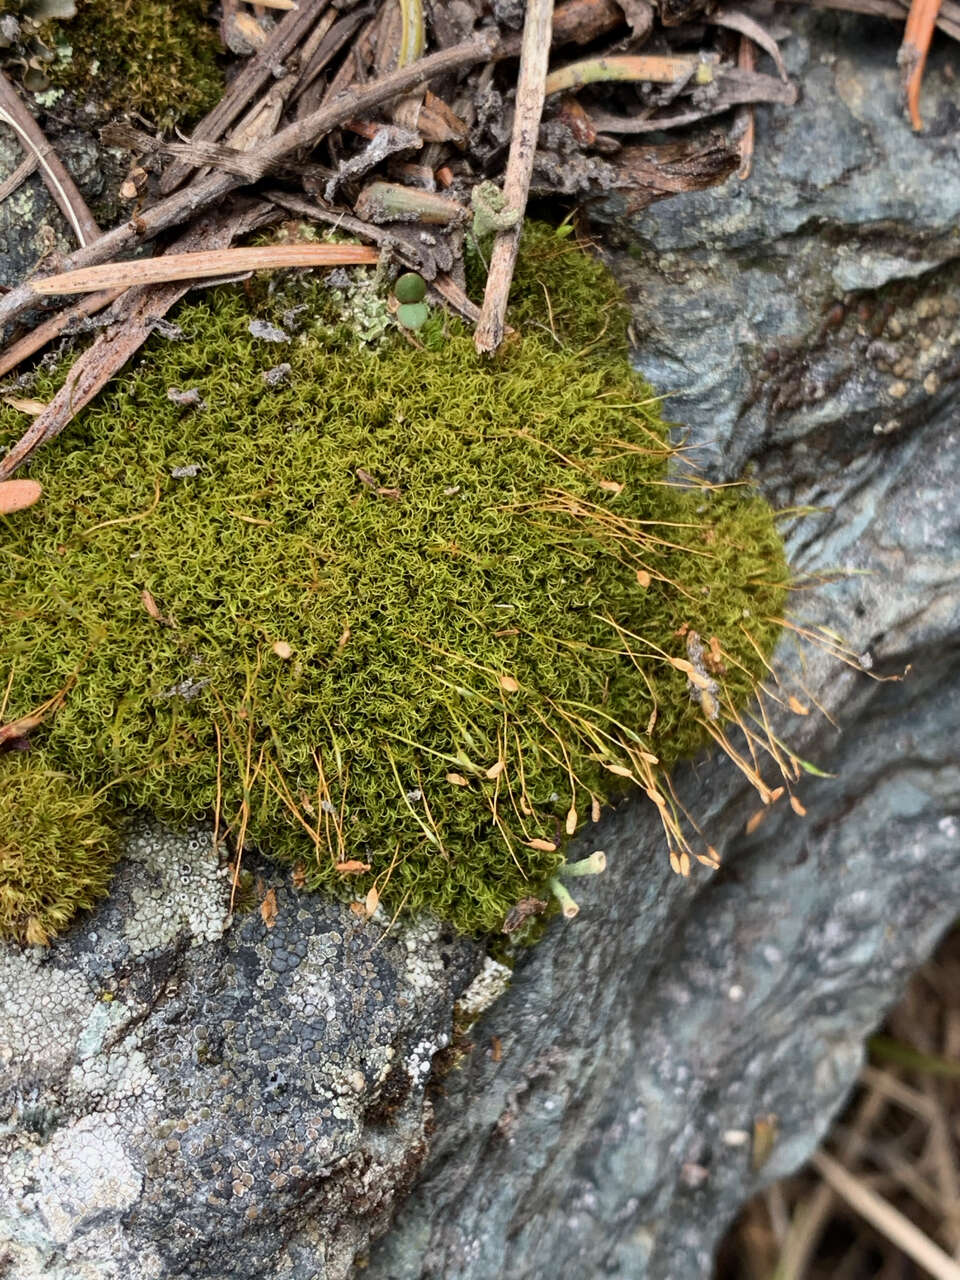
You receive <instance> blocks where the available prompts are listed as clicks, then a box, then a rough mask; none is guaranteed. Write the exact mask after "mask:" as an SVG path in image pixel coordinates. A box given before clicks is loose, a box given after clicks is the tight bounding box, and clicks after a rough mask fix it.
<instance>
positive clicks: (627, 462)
mask: <svg viewBox="0 0 960 1280" xmlns="http://www.w3.org/2000/svg"><path fill="white" fill-rule="evenodd" d="M385 288H386V287H385ZM252 293H253V295H254V296H253V297H252V298H251V297H250V296H248V295H247V293H245V292H242V291H233V292H230V291H227V290H219V291H217V292H214V293H210V294H208V295H206V296H205V297H204V298H203V300H202V301H200V302H195V303H192V304H191V305H189V306H185V307H183V308H182V309H181V311H180V312H179V314H178V315H177V324H178V326H179V328H180V330H181V331H182V338H181V339H180V340H178V341H172V342H171V341H166V340H163V339H159V338H158V339H156V340H153V341H152V343H151V344H150V345H149V346H148V348H147V349H146V351H145V353H144V355H143V357H142V359H141V360H140V362H139V364H138V366H137V367H136V368H135V369H133V370H132V371H130V372H129V373H128V374H127V375H126V376H125V377H123V378H122V379H121V380H120V381H118V382H117V383H115V384H114V385H113V386H112V388H111V389H109V390H108V391H107V392H106V393H105V394H103V395H102V396H101V397H100V399H99V400H98V401H97V402H96V403H95V404H94V405H92V406H91V407H90V408H89V409H88V410H86V411H85V412H84V413H83V414H81V415H80V416H79V418H78V419H77V421H76V422H75V423H74V425H73V426H72V427H71V428H70V430H69V431H68V432H67V433H65V434H64V435H63V436H62V437H61V438H60V439H59V440H58V441H57V442H56V443H55V444H53V445H51V446H49V447H47V448H46V449H45V450H43V451H41V452H40V453H39V454H37V456H36V458H35V460H34V462H33V463H32V464H31V467H30V476H31V478H33V479H35V480H38V481H40V482H41V484H42V485H43V489H44V496H43V499H42V501H41V502H40V503H38V504H37V505H35V506H34V507H31V508H30V509H29V510H25V511H21V512H18V513H17V514H16V515H15V516H10V517H6V518H2V519H0V528H2V530H3V540H2V559H3V572H2V573H0V615H2V617H3V627H2V630H0V671H2V673H4V674H3V686H4V687H5V688H7V686H9V687H8V688H7V694H6V708H5V712H4V716H3V718H4V719H6V720H7V721H10V720H11V719H16V718H17V717H21V716H24V715H27V714H28V713H30V712H31V711H33V710H35V709H36V708H37V707H38V706H42V705H44V704H47V703H49V700H50V699H51V698H52V697H53V696H54V695H57V694H58V693H59V692H60V691H65V692H63V695H62V697H61V698H60V705H59V707H58V709H57V710H56V713H55V714H54V715H52V716H51V717H49V718H48V720H47V721H46V722H45V724H44V725H43V727H42V729H41V730H40V731H38V733H36V734H35V735H34V739H35V740H36V743H37V744H38V748H39V750H40V751H42V758H43V762H44V765H45V766H46V767H47V768H50V769H56V770H58V771H60V772H61V773H63V774H64V775H69V777H70V778H72V779H73V782H74V784H75V785H76V787H78V788H79V789H80V791H81V792H83V793H85V794H89V793H91V792H93V791H97V790H98V789H101V788H104V787H106V786H107V784H109V792H108V794H109V797H110V800H111V802H112V803H114V804H118V805H120V806H122V808H123V810H125V811H132V810H136V809H141V808H142V809H147V810H149V811H151V812H152V813H153V814H154V815H156V816H157V817H159V818H161V819H163V820H165V821H168V822H171V823H174V824H187V823H192V822H195V821H197V820H201V819H206V820H210V819H211V818H212V817H213V816H214V815H215V814H216V815H217V821H218V823H219V829H220V831H221V832H222V833H229V835H230V838H231V840H232V841H233V842H235V844H236V843H242V842H244V841H246V842H247V843H249V842H256V843H257V844H258V845H261V846H262V847H263V848H264V849H265V850H266V851H268V852H269V853H270V854H272V855H273V856H274V857H276V858H279V859H282V860H286V861H287V862H289V863H291V864H293V865H294V866H295V868H296V875H295V880H296V882H297V883H298V884H305V885H306V886H307V887H308V888H313V889H323V890H328V891H333V892H336V893H340V894H347V895H349V896H351V897H354V896H359V897H360V898H363V897H364V895H368V901H369V900H371V899H370V896H369V895H371V894H372V895H373V897H372V900H373V901H374V902H375V901H377V900H379V901H381V902H382V903H383V904H384V907H385V908H386V909H387V910H388V911H389V912H390V913H391V914H392V913H393V912H394V911H398V910H400V909H404V910H407V911H420V910H426V911H429V912H432V913H433V914H434V915H436V916H438V917H440V918H443V919H446V920H449V921H451V922H452V923H453V924H454V925H455V926H456V927H457V928H459V929H461V930H465V931H477V930H498V929H500V928H501V926H502V924H503V922H504V917H505V916H506V914H507V913H508V912H509V911H510V909H511V908H512V907H514V906H515V905H516V904H518V903H520V902H521V901H523V900H530V899H531V898H533V897H534V896H535V895H537V894H541V895H543V896H545V897H548V898H549V896H550V895H549V889H548V885H549V884H550V882H551V881H553V882H554V887H556V886H557V885H560V884H561V882H560V881H559V880H557V879H556V877H557V876H558V874H559V873H562V868H563V866H564V844H565V842H566V840H567V838H568V837H569V836H570V835H572V834H574V833H575V832H577V831H578V830H579V829H580V828H581V827H582V826H583V825H584V823H585V822H589V821H590V820H591V818H595V817H596V816H597V814H598V813H599V811H600V808H601V806H602V804H603V803H604V802H605V801H607V800H610V799H612V798H614V797H618V796H620V795H622V794H623V793H624V792H625V791H627V790H629V789H630V788H631V787H632V788H638V789H639V790H640V791H642V792H645V793H646V795H647V796H648V797H649V799H650V800H651V801H652V803H653V804H654V805H655V806H656V809H657V811H658V812H659V815H660V818H661V820H662V822H663V827H664V831H665V838H666V845H667V848H668V849H669V850H670V853H671V857H672V859H673V860H674V865H675V866H676V867H677V869H679V870H681V871H685V870H686V869H688V867H689V859H690V855H691V854H692V853H693V852H694V851H693V850H692V849H691V848H690V846H689V845H688V844H687V839H686V836H685V835H684V830H683V820H682V816H681V811H680V809H679V807H678V805H677V804H676V802H675V800H674V798H673V794H672V789H671V786H670V781H669V770H670V767H671V766H672V765H673V764H674V763H675V762H676V761H677V760H678V759H679V758H680V757H683V756H687V755H689V754H691V753H692V752H694V751H695V750H696V749H698V748H699V747H700V746H701V745H703V744H704V743H706V742H709V741H710V739H711V738H713V739H715V740H718V741H721V742H725V741H728V740H727V739H726V735H725V733H724V729H723V725H724V723H725V722H730V721H739V722H740V723H743V719H742V717H741V715H740V711H739V710H738V709H739V708H741V707H743V706H744V705H745V703H746V702H747V701H748V699H749V698H750V696H751V694H752V693H753V692H754V690H755V687H756V683H757V681H758V680H759V678H760V677H761V675H762V672H763V667H764V662H765V657H766V655H767V654H768V653H769V651H770V650H771V648H772V646H773V642H774V640H775V637H776V633H777V625H776V623H775V622H773V621H772V619H775V618H776V617H777V616H778V615H779V614H780V612H781V609H782V605H783V602H784V596H785V591H786V585H787V570H786V566H785V563H784V556H783V548H782V544H781V541H780V538H779V536H778V534H777V531H776V528H775V523H774V514H773V512H772V511H771V510H770V508H769V507H768V506H767V505H766V504H765V503H764V502H763V501H761V499H760V498H759V497H757V496H755V495H752V494H751V493H750V492H749V491H748V490H746V489H743V488H740V489H738V488H726V489H723V490H717V491H712V490H710V489H709V488H708V487H705V486H702V485H697V484H695V483H694V482H692V481H687V482H685V483H684V484H682V485H675V484H671V483H667V465H668V462H669V460H670V457H671V447H670V444H669V442H668V429H667V427H666V426H665V424H664V423H663V421H662V418H661V416H660V413H659V409H658V404H657V400H656V398H655V396H654V395H653V393H652V392H651V390H650V388H649V387H648V386H647V385H646V384H645V383H644V382H643V381H642V380H641V379H640V378H639V377H638V376H637V375H636V374H634V373H633V372H632V371H631V369H630V368H629V366H628V363H627V360H626V323H627V312H626V309H625V307H624V305H623V303H622V300H621V298H620V295H619V293H618V290H617V288H616V285H615V284H614V282H613V280H612V278H611V277H610V276H609V274H608V273H607V272H606V270H605V269H604V268H603V267H602V266H601V265H600V264H599V263H598V262H597V261H596V260H595V259H593V258H592V257H590V256H588V255H587V254H586V253H584V252H583V251H581V250H580V249H579V248H578V247H577V246H576V245H575V244H573V243H572V242H571V241H570V240H568V239H563V238H561V237H558V236H557V235H556V234H555V233H554V232H553V231H552V230H551V229H549V228H535V227H534V228H530V229H528V230H527V231H526V232H525V238H524V252H523V255H522V257H521V261H520V264H519V267H518V272H517V277H516V282H515V289H514V301H513V307H512V312H511V317H510V318H511V323H512V324H513V325H514V327H515V328H516V330H517V332H518V334H519V335H520V336H518V337H517V338H515V339H514V340H513V341H511V342H510V343H509V344H508V345H507V347H506V349H505V350H504V351H503V353H502V354H501V356H500V357H499V358H498V359H497V360H496V361H494V362H490V361H488V360H484V359H481V358H479V357H477V356H476V355H475V354H474V348H473V342H472V336H471V334H470V333H469V332H467V331H466V329H465V328H464V327H463V326H461V325H460V324H459V322H457V321H456V320H454V319H452V318H451V317H450V316H449V315H446V314H444V313H443V311H442V310H441V309H440V308H438V307H432V308H431V309H430V314H429V318H428V320H427V321H426V323H425V324H424V325H423V326H422V327H421V328H420V329H419V330H418V332H417V336H416V338H415V339H414V338H411V337H410V336H408V335H407V334H405V333H404V332H403V331H402V330H401V329H400V328H399V327H398V326H397V325H396V324H395V323H394V324H393V326H392V327H391V329H390V330H389V332H388V333H387V336H386V337H385V338H383V339H382V340H381V341H380V342H379V343H378V344H376V345H370V344H362V343H359V342H358V341H357V338H356V335H355V333H354V332H353V331H351V329H350V328H349V327H348V325H346V324H345V323H344V322H343V320H342V319H341V318H340V317H341V315H342V310H341V307H340V305H339V304H338V303H337V301H336V298H337V290H336V289H333V288H331V287H329V285H327V284H326V283H325V282H324V280H323V278H322V277H320V276H311V277H309V278H307V277H300V278H298V279H297V280H296V281H294V282H292V283H290V284H289V285H285V286H284V288H283V289H282V290H281V291H279V292H278V293H276V294H274V293H271V291H270V287H269V285H268V282H267V281H261V282H259V283H258V284H257V285H256V287H255V288H254V289H253V290H252ZM251 306H252V307H253V308H254V313H253V314H254V315H255V316H256V318H257V319H259V320H260V321H262V322H264V323H266V324H268V325H272V326H274V328H275V330H276V329H281V330H284V332H285V333H286V336H287V337H288V338H289V341H287V342H285V343H284V344H283V346H282V353H283V359H284V361H285V362H286V364H285V367H287V366H288V367H289V372H288V373H286V375H285V377H284V378H283V379H278V378H273V377H271V376H270V373H271V369H272V366H274V365H275V364H276V359H277V350H278V348H277V346H276V345H275V343H270V342H266V341H264V340H263V339H262V338H258V337H256V336H254V334H255V333H258V332H264V329H263V327H262V325H261V326H257V325H251ZM285 315H286V316H287V317H288V319H286V320H285V319H284V316H285ZM284 326H286V329H284ZM295 326H299V327H298V328H296V331H295ZM265 375H267V376H265ZM58 376H60V377H62V376H63V371H62V370H61V372H60V374H59V375H58ZM45 379H46V381H45ZM53 382H54V379H52V378H50V377H49V375H46V374H41V375H39V377H38V382H37V385H36V387H35V388H34V392H33V394H35V395H37V396H39V397H40V398H45V397H46V395H48V394H50V393H51V391H52V388H53ZM171 388H173V389H175V390H177V391H178V393H182V392H185V391H188V392H190V393H191V394H190V395H186V396H185V395H183V394H176V395H173V396H171V395H170V394H168V392H169V391H170V389H171ZM194 391H196V393H197V394H196V395H195V396H194V395H193V394H192V393H193V392H194ZM4 412H5V416H4V417H3V418H0V424H2V428H3V431H4V433H5V439H6V440H10V439H12V438H13V436H14V435H15V434H17V433H19V430H20V426H21V424H20V421H19V415H17V414H16V413H15V412H14V411H13V410H6V411H4ZM9 768H10V766H9V765H8V763H7V758H0V772H3V778H2V781H3V785H4V787H8V785H9V784H8V776H7V774H6V770H8V769H9ZM761 785H762V784H761ZM49 856H50V857H51V858H53V857H55V856H56V855H55V853H54V852H52V851H51V853H50V855H49ZM702 856H703V857H704V858H705V860H708V861H709V860H710V859H711V857H712V854H710V853H709V852H708V853H705V854H703V855H702ZM594 861H596V858H595V859H594ZM588 869H590V868H588V867H586V866H584V867H583V868H581V870H583V871H586V870H588ZM592 869H594V870H595V869H596V867H593V868H592ZM570 870H574V868H570V867H568V868H567V871H568V872H569V871H570ZM0 874H6V873H5V872H3V873H0ZM561 889H562V886H561ZM564 893H565V894H566V897H567V898H568V897H569V890H562V891H561V895H560V896H561V898H563V895H564ZM564 904H565V906H566V905H567V903H566V899H564ZM568 911H569V907H568Z"/></svg>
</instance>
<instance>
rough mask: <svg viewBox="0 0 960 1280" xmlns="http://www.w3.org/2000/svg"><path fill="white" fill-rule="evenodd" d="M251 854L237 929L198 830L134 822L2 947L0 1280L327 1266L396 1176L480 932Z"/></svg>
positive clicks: (370, 1217)
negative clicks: (373, 903)
mask: <svg viewBox="0 0 960 1280" xmlns="http://www.w3.org/2000/svg"><path fill="white" fill-rule="evenodd" d="M256 871H257V880H256V888H255V890H254V891H253V896H254V898H255V899H256V900H255V901H254V902H252V903H250V904H249V906H250V908H251V909H250V910H249V911H248V912H247V913H246V914H243V915H240V916H238V917H236V918H235V919H234V920H233V923H232V924H230V916H229V910H228V908H229V902H230V882H229V879H228V878H226V872H225V870H223V869H222V868H220V867H219V865H218V860H217V858H216V857H215V856H214V855H213V853H212V842H211V840H210V835H209V833H200V832H193V833H190V834H189V835H188V836H174V835H171V834H170V833H169V832H164V831H163V830H161V829H158V828H146V829H143V830H141V832H140V833H139V834H138V835H137V836H136V837H134V838H133V839H132V840H131V842H130V846H129V849H128V856H127V860H126V862H125V864H124V867H123V869H122V871H121V873H120V875H119V876H118V880H117V883H116V885H115V887H114V889H113V891H112V893H111V896H110V898H109V899H108V900H107V902H106V903H105V904H104V906H103V907H102V908H101V909H100V910H98V911H97V912H96V913H95V914H94V915H93V916H91V917H89V918H88V919H87V920H86V921H85V922H84V923H83V924H82V925H80V926H77V927H76V928H74V929H73V930H72V931H71V932H70V934H69V935H68V936H67V937H66V938H64V939H63V940H60V941H58V942H56V943H55V944H54V945H53V946H52V947H51V948H50V949H49V951H42V950H38V949H36V948H34V949H29V950H26V951H19V950H17V949H16V948H13V947H5V948H4V949H3V950H2V951H0V1063H2V1066H3V1075H2V1077H0V1117H2V1120H0V1169H2V1172H0V1275H3V1276H5V1277H10V1278H11V1280H12V1278H16V1280H27V1278H28V1277H34V1276H37V1277H39V1276H44V1277H56V1278H57V1280H114V1278H115V1277H116V1280H120V1278H121V1277H123V1278H124V1280H128V1278H129V1280H140V1278H141V1277H143V1278H144V1280H146V1277H157V1276H169V1277H191V1276H192V1277H204V1278H205V1280H213V1277H222V1276H224V1277H225V1276H237V1277H248V1276H267V1275H276V1276H280V1275H283V1276H289V1277H292V1278H294V1280H316V1277H323V1278H324V1280H334V1278H335V1277H345V1276H347V1275H348V1274H349V1273H350V1269H351V1264H352V1260H353V1257H354V1254H355V1253H356V1251H357V1249H358V1247H359V1248H364V1247H365V1246H366V1242H367V1239H368V1236H369V1234H370V1231H371V1227H373V1228H374V1229H375V1230H382V1229H383V1227H384V1226H385V1225H386V1220H387V1216H388V1214H389V1210H390V1208H391V1207H392V1204H393V1201H394V1199H395V1197H396V1196H397V1195H398V1194H401V1193H402V1192H404V1191H406V1190H408V1189H409V1186H410V1185H411V1183H412V1180H413V1179H414V1177H415V1175H416V1172H417V1170H418V1168H419V1167H420V1165H421V1164H422V1162H423V1159H424V1157H425V1155H426V1150H427V1142H426V1129H427V1125H428V1121H429V1115H430V1105H429V1103H428V1102H426V1100H425V1087H426V1085H427V1083H428V1081H429V1078H430V1075H431V1071H432V1067H433V1061H434V1057H435V1055H436V1054H437V1053H438V1051H440V1050H443V1049H444V1048H445V1047H446V1046H447V1044H448V1043H449V1039H450V1034H451V1020H452V1008H453V1002H454V998H455V994H458V993H459V992H460V991H462V990H463V989H464V988H465V986H466V985H467V982H468V981H469V979H470V978H471V977H472V976H473V972H474V970H475V969H477V968H478V966H479V961H480V956H479V949H478V948H476V947H474V946H471V945H470V944H466V943H463V942H457V943H455V944H454V943H452V941H451V939H449V938H447V937H445V936H444V935H443V934H442V933H441V931H440V930H439V929H437V928H435V927H433V926H431V925H428V924H422V925H420V926H415V927H413V928H407V929H405V930H404V931H403V932H402V933H398V932H396V931H394V932H390V931H389V930H388V927H387V926H388V925H389V921H388V920H382V921H379V922H375V923H373V924H371V925H369V926H367V927H364V926H363V925H361V924H360V922H359V921H358V918H357V916H355V915H353V914H352V913H351V912H350V911H349V910H348V909H347V908H346V907H345V906H344V905H342V904H334V903H331V902H328V901H324V900H322V899H321V898H319V897H316V896H311V895H306V896H303V897H301V896H299V895H298V894H297V893H296V891H295V890H294V889H292V888H291V886H290V883H289V878H288V879H287V880H285V881H284V880H281V878H280V877H279V876H278V875H277V874H276V872H275V871H272V870H271V869H270V868H268V867H256ZM271 894H272V895H273V897H272V898H271V897H270V896H269V895H271ZM264 900H267V901H269V903H270V906H271V908H273V907H274V906H275V910H276V913H275V915H273V914H272V910H271V911H261V910H258V909H257V908H258V907H259V906H260V903H261V902H262V901H264ZM228 926H229V927H228Z"/></svg>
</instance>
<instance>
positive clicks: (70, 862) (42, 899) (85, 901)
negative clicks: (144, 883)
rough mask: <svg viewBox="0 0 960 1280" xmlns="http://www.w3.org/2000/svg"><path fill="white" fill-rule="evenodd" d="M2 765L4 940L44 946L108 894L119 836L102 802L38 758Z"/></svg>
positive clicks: (0, 912) (0, 900)
mask: <svg viewBox="0 0 960 1280" xmlns="http://www.w3.org/2000/svg"><path fill="white" fill-rule="evenodd" d="M0 766H2V767H0V938H8V939H11V940H13V941H15V942H20V943H28V944H39V945H43V944H45V943H47V942H49V940H50V938H51V937H53V935H54V934H56V933H59V932H60V930H61V929H63V928H64V927H65V926H66V925H67V924H68V923H69V922H70V920H71V919H72V918H73V916H74V915H75V914H76V912H77V911H79V910H81V909H83V908H85V907H92V906H93V905H94V903H95V902H96V901H97V899H98V898H100V897H102V896H103V894H105V893H106V891H107V888H108V886H109V884H110V878H111V876H112V874H113V866H114V863H115V862H116V859H117V852H118V845H117V839H116V835H115V833H114V830H113V828H112V827H111V825H110V824H109V822H108V821H107V820H106V818H105V813H104V808H103V806H102V804H100V802H99V799H98V797H96V796H93V795H90V794H87V793H84V792H82V791H80V790H79V789H78V788H77V787H76V786H75V785H74V784H73V783H72V781H71V780H70V778H69V777H67V776H66V775H65V774H63V773H61V772H59V771H57V770H55V769H51V768H49V767H48V766H47V765H46V764H45V763H44V761H43V760H42V759H39V758H38V757H37V755H36V754H35V753H33V752H30V753H27V754H21V753H19V752H13V753H10V754H9V755H7V756H5V757H4V758H3V760H2V761H0Z"/></svg>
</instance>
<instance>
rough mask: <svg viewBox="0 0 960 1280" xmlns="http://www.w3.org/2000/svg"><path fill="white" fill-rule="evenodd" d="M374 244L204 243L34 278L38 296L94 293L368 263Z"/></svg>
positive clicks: (374, 255)
mask: <svg viewBox="0 0 960 1280" xmlns="http://www.w3.org/2000/svg"><path fill="white" fill-rule="evenodd" d="M377 257H378V254H377V252H376V250H375V249H368V248H366V247H365V246H364V245H359V244H279V245H258V246H255V247H254V248H249V249H229V248H227V249H206V250H201V251H200V252H197V253H164V254H162V255H161V256H160V257H159V258H147V259H138V260H137V261H136V262H105V263H102V264H101V265H100V266H98V267H81V268H80V269H79V270H78V271H64V272H61V273H60V274H59V275H54V276H44V277H43V278H42V279H41V280H34V281H32V282H31V284H30V288H31V289H33V291H34V293H36V294H37V295H39V296H43V295H47V294H57V293H93V292H94V291H96V290H98V289H117V288H124V289H130V288H133V286H134V285H149V284H168V283H169V282H171V281H173V280H191V281H192V280H210V279H215V278H216V277H218V276H226V275H232V274H234V273H235V272H238V271H266V270H271V271H272V270H277V269H279V268H285V267H333V266H347V265H353V266H357V265H363V264H367V265H370V264H372V263H375V262H376V261H377Z"/></svg>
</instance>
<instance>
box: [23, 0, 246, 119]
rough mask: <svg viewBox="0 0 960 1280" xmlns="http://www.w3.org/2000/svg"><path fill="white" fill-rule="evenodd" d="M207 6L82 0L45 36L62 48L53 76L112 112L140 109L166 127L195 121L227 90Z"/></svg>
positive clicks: (166, 0) (193, 0) (185, 1)
mask: <svg viewBox="0 0 960 1280" xmlns="http://www.w3.org/2000/svg"><path fill="white" fill-rule="evenodd" d="M208 7H209V6H208V5H207V3H206V0H77V15H76V17H75V18H73V19H72V20H71V21H70V22H68V23H62V24H57V25H55V26H53V27H48V28H45V29H44V31H43V36H44V39H45V42H46V43H48V44H49V45H51V46H52V47H53V48H54V49H55V50H57V57H56V59H55V60H54V61H53V62H52V63H50V65H49V66H48V67H47V68H46V74H47V76H48V78H49V80H50V82H51V84H53V85H55V86H56V87H58V88H64V89H74V90H76V91H77V92H81V93H84V94H88V95H90V96H91V97H92V98H94V99H95V101H96V102H97V105H98V106H99V107H101V108H102V109H103V110H104V111H105V112H107V113H112V112H116V111H120V110H125V111H130V110H135V111H141V112H144V113H145V114H146V115H148V116H149V117H150V119H152V120H154V121H156V122H157V123H158V124H160V125H163V126H166V127H169V126H170V125H172V124H173V123H174V122H177V121H188V120H192V119H195V118H197V117H199V116H201V115H203V114H204V113H205V112H206V111H209V110H210V108H211V107H213V106H214V105H215V104H216V103H217V102H218V100H219V98H220V96H221V94H222V93H223V85H224V78H223V73H222V71H221V70H220V67H219V65H218V63H217V52H218V49H219V42H218V40H217V35H216V31H215V29H214V27H213V26H212V25H211V24H210V23H209V22H207V20H206V19H207V10H208Z"/></svg>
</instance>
